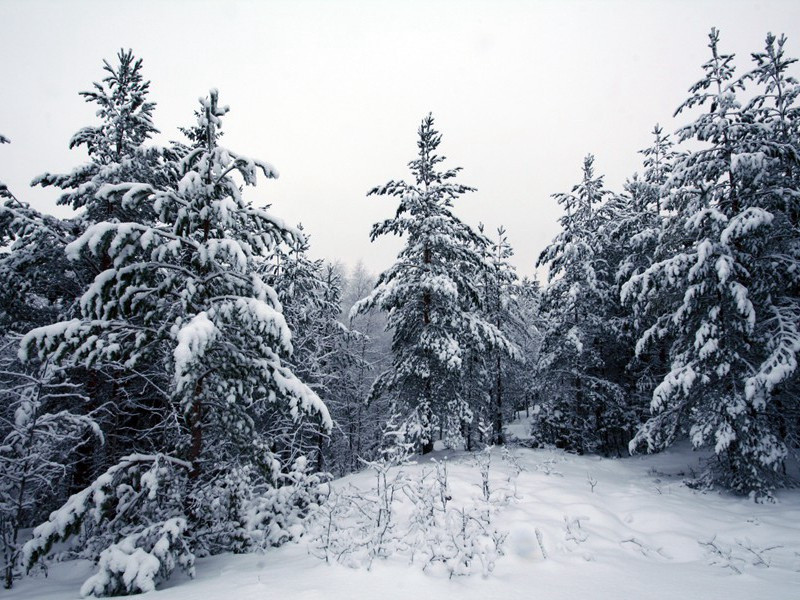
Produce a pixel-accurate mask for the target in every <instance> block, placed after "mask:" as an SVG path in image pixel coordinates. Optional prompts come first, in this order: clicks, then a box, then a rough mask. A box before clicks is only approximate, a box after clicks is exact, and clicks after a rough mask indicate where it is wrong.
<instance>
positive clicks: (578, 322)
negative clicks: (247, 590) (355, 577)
mask: <svg viewBox="0 0 800 600" xmlns="http://www.w3.org/2000/svg"><path fill="white" fill-rule="evenodd" d="M707 43H708V52H707V61H706V62H705V63H704V64H702V65H700V68H701V71H700V72H701V78H700V79H699V80H698V81H697V82H696V83H694V84H692V85H691V86H690V87H689V88H688V94H687V96H686V98H685V100H684V101H683V103H682V104H681V105H680V106H678V107H677V110H676V111H675V126H674V127H673V126H672V125H670V126H663V125H655V126H654V127H653V129H652V144H651V145H650V146H649V147H647V148H644V149H642V150H641V169H640V170H639V172H637V173H635V174H632V175H631V176H630V177H629V178H628V179H627V181H626V182H625V184H624V186H623V187H622V189H618V190H612V189H607V188H606V187H605V184H604V176H603V174H601V173H599V172H598V171H597V168H596V166H595V157H594V155H593V154H587V155H586V157H585V159H584V161H583V164H579V165H575V185H574V186H573V187H572V188H571V189H570V190H565V191H562V192H558V193H555V194H554V195H553V197H554V198H555V199H556V200H557V202H558V204H559V205H560V207H561V208H562V215H561V217H560V219H559V223H560V228H561V231H560V233H558V235H557V236H556V237H555V238H554V239H553V240H552V241H551V242H550V243H549V245H548V246H547V247H546V249H545V250H544V251H543V252H542V253H541V255H540V256H539V258H538V261H537V265H536V266H537V267H538V268H539V269H540V272H542V273H546V280H539V279H536V278H532V277H522V276H520V275H519V274H518V273H517V271H516V269H515V268H514V267H513V266H512V264H511V262H510V258H511V257H512V256H513V253H514V249H513V246H512V241H513V240H511V239H509V235H508V233H507V232H506V230H505V229H504V228H502V227H501V228H499V229H497V230H494V231H490V230H488V228H486V227H484V226H483V225H482V224H480V223H472V224H470V223H467V222H465V221H464V220H462V219H461V218H459V216H458V212H459V200H460V198H461V197H462V196H464V195H466V194H469V193H471V192H473V191H474V189H473V188H472V187H470V185H469V184H468V182H469V173H468V172H463V173H462V171H461V169H460V168H459V167H457V166H453V165H452V164H451V162H452V161H451V160H450V159H446V158H445V155H444V151H445V150H446V148H447V138H446V136H445V137H443V134H442V133H441V132H440V131H439V130H438V129H437V124H436V121H435V119H434V115H433V114H427V115H420V117H421V120H420V122H419V126H418V129H417V131H416V135H414V132H413V131H409V135H408V138H407V140H406V141H405V143H406V145H407V149H408V155H409V157H413V158H412V160H411V161H410V162H409V163H408V165H407V166H408V175H407V177H406V178H405V179H404V180H392V181H388V182H385V183H380V182H376V186H375V187H373V188H372V189H371V190H368V191H367V190H365V192H367V194H368V195H369V196H372V197H374V202H376V203H380V204H381V206H383V207H384V208H385V213H386V214H387V215H389V216H388V217H387V218H386V219H385V220H382V221H380V222H378V223H375V224H374V226H373V227H372V229H371V231H365V232H364V235H365V236H370V238H371V239H372V240H373V241H376V240H379V239H380V238H383V237H384V236H396V237H398V238H399V239H400V240H402V249H401V250H400V252H399V253H398V255H397V257H396V260H395V261H394V263H393V264H392V265H391V266H390V267H388V268H387V269H386V270H384V271H383V272H381V273H376V274H373V273H370V272H369V271H368V269H366V268H365V267H364V266H363V265H355V266H352V265H350V266H346V265H344V264H342V263H341V262H340V261H338V260H337V257H329V259H328V260H322V259H315V258H312V257H311V255H310V248H311V245H312V244H313V234H314V232H313V231H310V232H309V231H306V230H305V229H304V228H303V226H302V225H300V224H292V223H287V222H286V221H285V220H282V219H281V217H280V215H278V214H274V213H273V212H272V210H271V208H270V205H269V204H268V200H267V201H266V202H265V201H264V200H263V199H264V198H267V199H268V198H269V193H270V192H269V186H270V180H273V179H275V178H277V177H278V176H279V171H278V169H277V168H276V167H274V166H273V165H272V164H271V163H268V162H265V161H263V160H261V159H258V158H252V157H249V156H247V155H246V154H241V153H240V152H239V150H238V149H229V148H227V147H226V146H225V136H224V135H223V134H224V132H225V126H224V125H225V118H226V114H227V113H228V112H229V107H228V106H227V105H226V104H225V103H224V101H227V100H231V101H232V103H233V104H234V107H233V110H235V98H230V99H229V98H226V97H225V96H224V90H223V91H222V92H219V91H217V90H216V89H212V90H210V91H209V92H208V93H207V94H205V95H204V96H203V97H202V98H201V99H200V100H199V103H198V104H197V105H195V106H187V107H186V120H185V124H183V125H182V126H181V125H180V124H173V127H175V128H176V129H175V130H174V132H170V135H174V137H176V138H180V141H175V142H171V143H169V144H166V145H156V144H154V143H153V140H152V138H153V136H154V135H155V134H156V133H158V130H157V129H156V127H155V124H154V114H155V112H156V110H157V106H156V104H155V103H154V102H153V101H152V100H151V99H150V81H149V80H148V77H147V68H146V66H147V65H146V62H144V61H143V59H142V57H139V56H137V55H136V54H134V52H133V51H132V50H127V49H122V50H120V51H119V52H118V54H117V55H116V56H115V57H112V58H109V59H108V60H104V61H103V62H102V64H101V69H102V70H101V71H100V72H99V73H98V75H99V76H98V81H96V82H95V83H93V84H91V88H90V89H89V90H88V91H83V92H80V95H81V96H82V98H83V100H85V101H86V102H87V103H89V104H90V105H91V106H92V107H93V109H94V110H96V121H95V122H94V123H92V124H91V125H88V126H86V127H83V128H81V129H79V130H78V131H77V132H76V133H75V134H74V135H73V137H72V138H71V139H70V140H68V144H69V147H70V148H77V149H82V150H83V151H85V152H86V153H87V154H88V157H89V160H88V162H85V163H83V164H79V165H77V166H76V167H75V168H74V169H72V170H71V171H69V172H67V173H51V172H44V173H43V174H41V175H40V176H38V177H36V178H35V179H34V180H33V181H32V182H31V185H32V186H35V187H42V188H48V189H49V190H51V191H52V195H53V204H54V205H55V204H56V203H57V204H58V205H63V206H65V207H70V208H72V209H74V213H73V214H74V216H72V217H69V218H59V217H55V216H51V215H49V214H46V213H43V212H40V211H38V210H36V209H34V208H32V207H31V205H30V204H29V203H28V202H26V191H25V190H24V189H23V190H19V189H10V188H9V187H7V186H5V185H3V184H2V183H0V200H1V201H2V204H0V546H1V547H2V557H3V565H2V568H3V573H2V577H3V583H4V585H5V587H6V588H11V587H12V586H15V585H16V584H17V583H18V582H19V581H20V580H22V579H24V578H25V577H26V576H27V574H28V573H34V574H35V573H37V572H41V570H43V569H46V568H47V567H46V564H47V563H48V561H52V559H53V558H54V557H55V558H56V559H58V560H65V559H70V558H83V559H88V560H90V561H92V564H94V565H96V570H95V572H94V574H92V575H91V577H90V578H89V579H87V580H86V582H85V583H84V584H83V587H82V588H81V594H83V595H86V596H113V595H125V594H133V593H139V592H148V591H152V590H154V589H156V587H157V586H160V585H161V584H162V583H164V582H166V581H168V580H170V578H171V577H173V573H175V572H178V571H183V572H185V573H188V574H189V575H190V576H194V574H195V563H196V562H198V560H199V559H201V558H203V557H208V556H214V555H218V554H221V553H230V552H233V553H243V554H244V553H254V552H259V551H264V550H265V549H270V548H275V547H278V546H282V545H284V544H287V543H289V542H292V541H296V540H298V539H300V538H302V537H303V536H308V531H309V527H310V526H311V525H310V524H311V523H315V525H314V527H316V528H317V529H316V530H315V531H317V533H315V534H314V535H315V536H317V537H316V538H315V539H317V540H318V541H319V543H318V545H317V548H318V554H319V558H321V559H323V560H324V561H337V560H345V561H349V562H351V563H354V564H355V563H358V564H360V565H361V564H366V565H371V564H372V562H373V560H376V559H380V558H383V557H385V556H389V555H392V554H394V553H410V556H411V560H414V558H413V557H414V555H415V554H414V552H415V551H414V550H409V548H417V547H419V548H434V549H435V550H431V551H430V552H431V553H430V556H429V559H428V560H429V562H431V563H437V562H440V563H442V564H445V565H447V568H448V569H449V574H450V575H451V576H452V575H453V574H456V575H459V574H464V573H466V572H469V571H470V569H471V568H472V567H474V566H475V565H479V564H480V565H481V567H480V568H479V569H478V570H479V571H482V572H483V574H484V575H486V574H488V573H489V572H490V571H491V570H492V569H493V568H494V561H495V560H496V559H497V558H498V557H499V556H500V555H501V554H502V552H501V547H502V542H503V540H504V535H502V534H501V533H500V532H499V530H497V529H495V528H494V525H493V524H492V523H493V522H492V520H491V514H493V513H492V510H493V509H492V508H491V506H492V505H495V504H498V503H499V504H502V502H504V501H506V500H507V497H512V496H514V494H511V493H509V494H510V495H507V496H504V498H505V499H506V500H498V497H497V495H496V494H495V492H496V491H497V490H496V489H494V492H493V491H492V486H490V483H489V482H490V476H489V464H490V458H491V456H492V454H491V452H492V448H494V449H495V451H498V450H499V449H502V452H503V460H505V461H506V462H507V464H508V465H511V466H510V467H509V468H510V469H511V470H512V471H514V469H516V468H517V467H515V466H514V465H515V464H517V463H515V460H516V459H515V458H514V456H513V453H512V452H511V449H513V448H514V447H517V446H520V445H522V446H524V447H527V448H535V449H544V450H547V451H548V452H549V451H553V452H555V451H558V452H563V453H566V454H569V455H577V456H591V457H603V458H604V459H608V460H612V461H620V460H624V459H625V457H630V456H631V455H634V456H638V455H646V454H653V453H660V452H663V451H666V450H669V449H670V448H672V447H674V446H675V445H678V444H681V443H689V444H690V445H691V447H693V448H694V449H696V450H697V451H698V452H701V453H703V454H702V456H703V457H704V458H703V460H702V463H701V465H700V467H699V468H698V470H697V471H696V472H693V473H687V474H686V476H685V478H684V483H685V485H686V486H688V487H689V488H690V489H692V490H697V491H699V492H703V493H705V492H709V491H710V492H715V493H717V492H720V493H724V494H732V495H736V496H741V497H745V498H748V501H749V502H751V503H754V504H755V503H759V504H760V503H764V504H766V505H771V504H773V503H774V502H775V501H776V493H777V492H778V490H781V489H784V488H791V487H794V486H796V484H797V481H798V473H797V458H798V451H800V396H799V395H798V394H799V393H800V379H799V378H798V365H797V360H798V353H800V105H799V104H798V102H797V99H798V95H800V83H798V81H797V79H796V78H795V76H794V74H793V73H796V66H797V65H796V62H797V59H794V58H791V57H790V56H789V54H788V49H787V48H785V47H788V43H787V40H786V37H785V36H782V35H773V34H768V35H766V39H765V42H764V45H763V47H762V48H760V49H758V50H756V51H754V52H752V53H751V54H748V55H742V54H740V55H737V56H734V54H732V53H728V50H727V49H726V48H725V46H724V43H723V42H722V41H721V40H720V34H719V32H718V31H717V30H716V29H712V30H711V32H710V34H709V36H708V41H707ZM145 59H146V57H145ZM693 77H695V75H693V74H692V73H688V74H686V78H687V79H686V80H687V83H690V82H691V81H692V79H693ZM87 83H88V82H87ZM414 142H415V143H416V150H415V149H414V147H413V146H412V144H413V143H414ZM13 143H14V140H13V139H8V138H6V137H4V136H2V135H0V156H2V152H3V150H4V147H3V146H4V145H5V144H12V145H13ZM612 143H613V140H609V144H612ZM243 150H245V151H246V150H247V149H243ZM602 151H603V149H602V148H597V149H596V152H597V154H598V156H601V155H602ZM269 158H270V159H272V158H274V160H275V161H276V164H278V165H280V157H279V156H277V157H269ZM455 158H456V160H457V157H455ZM0 164H2V163H0ZM46 166H47V165H42V167H43V168H46ZM0 168H1V167H0ZM2 176H3V173H2V172H0V178H1V177H2ZM309 176H311V175H309ZM462 181H463V183H462ZM256 186H258V187H257V191H254V189H253V188H255V187H256ZM521 417H524V418H525V420H524V422H525V432H524V433H525V435H524V439H523V436H517V435H515V434H514V433H511V429H510V426H512V425H513V424H514V423H516V422H518V419H519V418H521ZM442 449H447V450H451V451H458V452H465V453H467V454H468V455H469V456H472V457H473V458H474V465H473V466H472V467H471V468H472V471H473V472H474V473H475V474H476V477H477V478H478V480H480V481H482V482H483V483H482V486H483V487H482V488H481V489H482V498H483V501H484V504H481V505H480V506H479V507H478V508H475V509H474V511H473V512H469V511H468V510H467V509H460V510H461V512H460V513H459V515H460V516H459V518H460V520H459V521H458V523H460V525H459V526H458V531H457V533H454V530H452V527H453V525H452V523H451V521H450V520H448V519H443V520H442V519H440V520H436V519H437V518H438V517H436V518H434V517H435V515H436V514H437V511H439V512H441V513H442V514H445V515H446V514H448V513H447V510H448V508H447V505H448V502H449V501H450V497H449V496H448V494H447V493H446V490H447V489H448V488H447V485H448V484H447V477H448V475H447V466H446V464H445V463H442V462H440V461H439V462H437V461H434V462H433V463H432V464H434V465H435V467H434V471H431V474H430V477H431V479H429V480H426V481H425V482H424V485H423V482H422V481H418V482H416V483H414V482H413V481H406V480H402V481H401V480H399V479H397V477H394V478H393V477H392V475H391V474H392V473H394V472H396V469H397V468H400V467H402V465H404V464H406V463H407V462H408V461H409V460H412V459H413V460H422V459H424V457H426V456H428V455H431V456H439V455H438V454H437V451H440V450H442ZM365 469H366V470H371V472H374V473H375V474H376V478H375V481H376V483H375V486H376V488H375V491H376V497H375V498H376V499H375V501H374V502H372V503H369V502H366V500H365V498H364V497H363V496H360V495H358V494H355V493H353V495H351V496H347V495H346V494H345V493H342V495H339V496H336V495H335V494H332V492H331V491H330V490H331V488H330V482H331V481H332V480H334V479H336V478H341V477H344V476H348V475H349V474H353V473H357V472H360V471H362V470H365ZM517 474H519V472H518V471H517ZM587 479H588V480H589V482H590V484H591V481H592V476H591V475H587ZM509 481H510V480H509ZM431 482H432V483H431ZM596 483H597V482H596V481H595V483H594V484H591V492H589V488H588V487H587V488H586V491H587V493H594V491H595V484H596ZM509 485H511V484H509ZM426 486H427V487H426ZM437 486H438V487H437ZM401 490H402V492H403V493H405V494H406V496H407V497H408V498H410V499H411V500H410V501H411V502H412V503H413V506H414V507H415V508H414V511H415V512H414V513H413V516H412V517H411V518H412V525H413V527H410V529H409V531H410V532H411V533H409V534H408V535H406V534H403V536H401V535H400V534H399V533H397V530H396V529H395V528H394V525H393V524H394V523H395V522H394V521H392V518H394V517H393V516H392V515H394V513H393V512H392V506H393V504H392V503H393V502H394V500H393V498H394V496H395V495H398V496H399V495H400V494H401ZM705 498H706V496H703V495H698V500H697V502H698V503H702V502H704V501H705V500H704V499H705ZM425 515H428V517H426V516H425ZM342 519H345V520H347V519H350V521H349V522H353V520H355V521H356V522H358V523H360V525H359V527H360V529H358V528H357V530H358V532H359V533H358V535H356V534H352V535H351V534H347V535H345V534H343V533H342V531H341V529H342V526H341V522H342V521H341V520H342ZM426 519H430V520H426ZM320 522H323V523H327V529H326V530H324V531H326V532H327V533H324V532H323V533H319V523H320ZM337 523H339V525H337ZM566 527H567V530H568V532H569V533H570V535H573V538H572V539H576V538H577V539H579V538H580V535H581V534H580V532H579V530H580V528H581V525H580V522H578V524H577V525H575V524H574V523H572V521H568V522H567V525H566ZM448 528H450V529H448ZM323 529H324V528H323ZM426 531H428V532H430V531H444V532H447V535H445V536H444V537H442V538H437V539H436V540H434V541H432V540H431V538H430V535H432V534H430V535H429V534H426V533H425V532H426ZM337 532H338V533H337ZM448 535H449V537H448ZM404 536H405V537H404ZM401 538H402V543H400V540H401ZM536 538H537V540H538V543H537V547H540V548H541V553H542V554H543V555H544V558H547V551H546V550H545V546H546V544H545V543H544V542H543V540H542V537H540V532H539V530H538V529H537V530H536ZM478 539H480V540H483V541H480V542H478V541H476V540H478ZM568 539H569V538H568ZM632 539H633V540H634V542H635V543H637V544H639V545H640V546H642V544H641V543H640V541H638V542H637V541H636V540H637V538H632ZM359 540H360V541H359ZM447 540H450V541H447ZM487 540H488V541H487ZM625 541H630V540H625ZM710 543H711V544H712V545H713V543H714V542H713V540H712V541H711V542H710ZM751 551H752V548H751ZM420 552H422V551H421V550H420ZM643 553H645V552H643ZM645 554H646V553H645ZM722 554H723V552H720V555H722ZM796 554H797V553H796ZM587 560H588V559H587Z"/></svg>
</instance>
